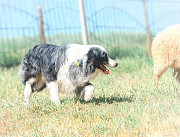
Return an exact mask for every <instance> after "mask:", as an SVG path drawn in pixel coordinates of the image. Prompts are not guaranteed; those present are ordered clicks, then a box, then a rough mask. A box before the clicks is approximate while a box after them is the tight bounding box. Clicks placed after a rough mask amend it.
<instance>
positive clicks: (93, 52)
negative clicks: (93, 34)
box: [87, 48, 100, 61]
mask: <svg viewBox="0 0 180 137" xmlns="http://www.w3.org/2000/svg"><path fill="white" fill-rule="evenodd" d="M99 53H100V51H99V50H98V49H97V48H91V49H90V50H89V52H88V54H87V55H88V61H94V60H97V59H98V58H99Z"/></svg>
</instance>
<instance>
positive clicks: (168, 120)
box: [0, 56, 180, 137]
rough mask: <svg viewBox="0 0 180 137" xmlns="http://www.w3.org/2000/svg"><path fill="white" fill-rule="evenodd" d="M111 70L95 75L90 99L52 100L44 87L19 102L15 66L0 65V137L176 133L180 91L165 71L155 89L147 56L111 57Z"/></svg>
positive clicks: (179, 124) (65, 97)
mask: <svg viewBox="0 0 180 137" xmlns="http://www.w3.org/2000/svg"><path fill="white" fill-rule="evenodd" d="M116 61H117V62H118V63H119V66H118V67H117V68H115V69H110V75H108V76H107V75H103V74H100V75H99V76H98V77H97V79H95V81H93V84H94V85H95V94H94V98H93V99H92V100H91V101H90V102H84V101H83V100H79V99H77V98H76V97H75V96H74V94H71V95H66V94H61V93H60V98H61V100H62V105H61V106H55V105H54V104H53V103H51V101H50V98H49V93H48V91H47V89H45V90H44V91H43V92H39V93H34V94H33V96H32V98H31V101H30V105H29V106H28V107H23V105H22V104H23V99H24V98H23V89H24V86H23V85H22V84H21V82H20V80H19V79H18V77H17V72H18V67H14V68H11V69H0V111H1V113H0V136H68V137H69V136H121V137H123V136H141V137H143V136H152V137H154V136H157V137H161V136H173V137H174V136H180V93H178V92H177V90H176V89H177V88H178V83H177V82H176V80H175V79H174V78H173V77H172V74H171V73H172V72H171V71H170V70H169V71H167V72H166V73H165V74H163V76H162V77H161V79H160V85H159V87H158V88H155V87H154V85H153V81H152V73H153V64H152V61H151V59H150V58H148V57H147V56H141V57H140V56H134V57H125V58H121V59H116Z"/></svg>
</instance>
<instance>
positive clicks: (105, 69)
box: [101, 65, 109, 74]
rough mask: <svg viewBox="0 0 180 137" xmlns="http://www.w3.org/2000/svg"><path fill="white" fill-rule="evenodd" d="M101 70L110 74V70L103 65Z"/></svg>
mask: <svg viewBox="0 0 180 137" xmlns="http://www.w3.org/2000/svg"><path fill="white" fill-rule="evenodd" d="M101 68H102V69H103V72H104V74H109V70H108V69H107V68H106V67H105V66H104V65H101Z"/></svg>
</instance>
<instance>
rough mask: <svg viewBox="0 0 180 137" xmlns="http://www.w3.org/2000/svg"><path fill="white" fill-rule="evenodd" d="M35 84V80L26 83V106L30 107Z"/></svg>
mask: <svg viewBox="0 0 180 137" xmlns="http://www.w3.org/2000/svg"><path fill="white" fill-rule="evenodd" d="M33 83H34V78H31V79H29V80H28V81H26V85H25V89H24V103H23V105H24V106H28V105H29V99H30V97H31V94H32V92H33V90H32V84H33Z"/></svg>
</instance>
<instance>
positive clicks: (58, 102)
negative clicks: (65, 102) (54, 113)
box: [53, 100, 61, 106]
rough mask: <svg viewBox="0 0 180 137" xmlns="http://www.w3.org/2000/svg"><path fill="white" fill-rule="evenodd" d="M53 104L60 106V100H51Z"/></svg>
mask: <svg viewBox="0 0 180 137" xmlns="http://www.w3.org/2000/svg"><path fill="white" fill-rule="evenodd" d="M53 102H54V104H55V105H57V106H60V105H61V101H60V100H56V101H53Z"/></svg>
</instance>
